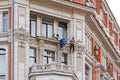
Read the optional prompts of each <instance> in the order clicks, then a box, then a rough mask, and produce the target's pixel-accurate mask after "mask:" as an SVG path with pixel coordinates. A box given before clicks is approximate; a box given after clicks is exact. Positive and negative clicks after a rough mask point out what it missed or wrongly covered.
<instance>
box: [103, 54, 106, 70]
mask: <svg viewBox="0 0 120 80" xmlns="http://www.w3.org/2000/svg"><path fill="white" fill-rule="evenodd" d="M102 65H103V66H104V68H105V69H106V57H105V56H104V54H102Z"/></svg>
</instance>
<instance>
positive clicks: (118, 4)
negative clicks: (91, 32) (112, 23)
mask: <svg viewBox="0 0 120 80" xmlns="http://www.w3.org/2000/svg"><path fill="white" fill-rule="evenodd" d="M107 2H108V4H109V6H110V9H111V11H112V12H113V15H114V16H115V18H116V20H117V23H118V24H119V27H120V0H107Z"/></svg>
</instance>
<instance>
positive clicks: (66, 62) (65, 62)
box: [61, 53, 68, 65]
mask: <svg viewBox="0 0 120 80" xmlns="http://www.w3.org/2000/svg"><path fill="white" fill-rule="evenodd" d="M63 54H64V57H63ZM62 58H64V61H62ZM62 58H61V63H62V64H63V65H68V54H67V53H62ZM65 58H66V59H65Z"/></svg>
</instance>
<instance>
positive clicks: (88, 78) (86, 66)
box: [85, 64, 90, 80]
mask: <svg viewBox="0 0 120 80" xmlns="http://www.w3.org/2000/svg"><path fill="white" fill-rule="evenodd" d="M86 68H87V69H86ZM86 70H87V71H88V74H87V79H86ZM85 80H90V67H89V66H88V65H87V64H85Z"/></svg>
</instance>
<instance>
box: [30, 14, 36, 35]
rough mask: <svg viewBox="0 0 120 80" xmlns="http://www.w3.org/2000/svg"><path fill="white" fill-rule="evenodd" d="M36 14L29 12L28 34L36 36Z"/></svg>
mask: <svg viewBox="0 0 120 80" xmlns="http://www.w3.org/2000/svg"><path fill="white" fill-rule="evenodd" d="M36 29H37V16H36V15H33V14H30V35H31V36H32V37H36Z"/></svg>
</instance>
